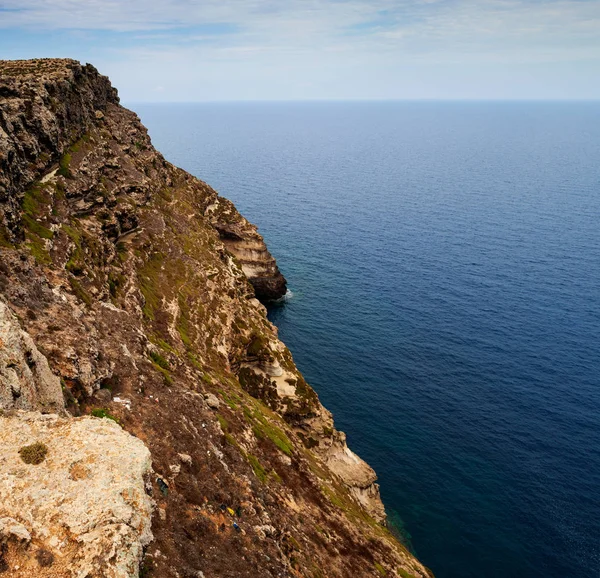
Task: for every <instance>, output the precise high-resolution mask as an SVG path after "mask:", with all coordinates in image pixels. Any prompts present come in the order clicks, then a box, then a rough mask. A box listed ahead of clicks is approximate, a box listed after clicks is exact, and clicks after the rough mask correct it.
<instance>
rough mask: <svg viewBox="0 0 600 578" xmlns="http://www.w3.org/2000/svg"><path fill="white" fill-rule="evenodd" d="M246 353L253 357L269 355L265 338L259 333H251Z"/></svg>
mask: <svg viewBox="0 0 600 578" xmlns="http://www.w3.org/2000/svg"><path fill="white" fill-rule="evenodd" d="M247 352H248V355H251V356H253V357H270V355H271V354H270V351H269V348H268V342H267V340H266V339H265V338H264V337H262V336H261V335H256V334H255V335H253V337H252V341H250V343H249V345H248V349H247Z"/></svg>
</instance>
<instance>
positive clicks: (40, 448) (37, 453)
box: [19, 442, 48, 466]
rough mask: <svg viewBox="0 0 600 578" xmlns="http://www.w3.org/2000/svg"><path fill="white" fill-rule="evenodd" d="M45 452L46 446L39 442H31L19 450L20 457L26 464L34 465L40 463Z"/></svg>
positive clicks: (46, 451)
mask: <svg viewBox="0 0 600 578" xmlns="http://www.w3.org/2000/svg"><path fill="white" fill-rule="evenodd" d="M47 453H48V448H47V446H46V445H45V444H43V443H41V442H36V443H34V444H31V445H30V446H23V447H22V448H21V449H20V450H19V455H20V456H21V459H22V460H23V461H24V462H25V463H26V464H32V465H34V466H36V465H38V464H41V463H42V462H43V461H44V460H45V459H46V454H47Z"/></svg>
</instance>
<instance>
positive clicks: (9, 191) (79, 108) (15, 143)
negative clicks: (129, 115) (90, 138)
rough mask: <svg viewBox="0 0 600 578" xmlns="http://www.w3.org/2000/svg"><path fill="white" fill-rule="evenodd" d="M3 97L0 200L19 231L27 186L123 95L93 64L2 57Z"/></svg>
mask: <svg viewBox="0 0 600 578" xmlns="http://www.w3.org/2000/svg"><path fill="white" fill-rule="evenodd" d="M0 102H1V106H0V203H2V204H3V206H2V211H3V215H2V216H3V220H4V225H5V226H6V227H7V228H8V233H9V235H10V236H13V237H14V236H15V235H17V236H18V235H19V229H18V227H17V223H18V222H19V220H20V208H21V207H20V201H21V198H22V193H23V190H24V188H25V186H26V185H28V184H29V183H31V182H32V181H33V180H34V179H35V178H36V177H37V176H38V174H39V171H40V170H43V168H44V166H46V165H47V164H48V163H49V162H51V161H57V160H58V159H59V158H60V156H61V155H62V154H63V152H64V150H65V148H66V147H68V146H69V145H70V144H71V143H72V142H73V141H76V140H77V139H78V138H80V137H81V135H83V134H84V132H85V130H86V127H87V126H88V125H89V124H90V122H91V121H92V120H93V119H94V118H95V112H96V110H104V109H105V107H106V105H107V104H108V103H117V102H118V97H117V91H116V90H115V89H114V88H112V86H111V85H110V81H109V80H108V78H106V77H105V76H100V75H99V74H98V72H97V71H96V69H95V68H94V67H93V66H91V65H87V66H80V64H79V63H78V62H76V61H67V60H65V61H62V63H61V65H60V66H57V65H56V61H54V60H26V61H23V60H21V61H3V62H2V65H1V68H0Z"/></svg>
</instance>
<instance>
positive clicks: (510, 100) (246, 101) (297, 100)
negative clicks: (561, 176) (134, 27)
mask: <svg viewBox="0 0 600 578" xmlns="http://www.w3.org/2000/svg"><path fill="white" fill-rule="evenodd" d="M311 102H313V103H336V102H337V103H372V102H381V103H384V102H390V103H392V102H403V103H425V102H427V103H430V102H431V103H435V102H440V103H441V102H445V103H524V102H528V103H600V97H597V98H303V99H300V98H282V99H223V100H135V99H132V100H130V99H125V98H121V103H122V104H258V103H265V104H267V103H269V104H276V103H311Z"/></svg>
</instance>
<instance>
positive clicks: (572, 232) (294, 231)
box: [134, 103, 600, 578]
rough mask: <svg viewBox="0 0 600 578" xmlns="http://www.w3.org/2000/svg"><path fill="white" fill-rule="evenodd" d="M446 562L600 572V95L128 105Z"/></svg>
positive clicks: (434, 561) (522, 573)
mask: <svg viewBox="0 0 600 578" xmlns="http://www.w3.org/2000/svg"><path fill="white" fill-rule="evenodd" d="M134 108H135V109H136V110H137V111H138V112H139V113H140V115H141V118H142V120H143V122H144V123H145V124H146V126H148V127H149V129H150V134H151V136H152V137H153V140H154V143H155V145H156V146H157V147H158V148H159V149H160V150H161V151H162V152H163V153H164V154H165V156H166V157H167V158H168V159H169V160H170V161H172V162H174V163H175V164H177V165H180V166H182V167H184V168H186V169H187V170H189V171H190V172H192V173H193V174H195V175H197V176H199V177H201V178H202V179H204V180H205V181H207V182H209V183H210V184H211V185H213V186H214V187H215V188H216V189H218V190H219V191H220V192H221V194H223V195H224V196H226V197H228V198H230V199H231V200H233V201H234V202H235V203H236V205H237V206H238V208H239V209H240V211H241V212H242V213H244V214H245V215H246V216H247V217H248V218H249V219H250V220H251V221H253V222H254V223H256V224H257V225H258V226H259V227H260V230H261V232H262V233H263V235H264V236H265V238H266V240H267V242H268V245H269V247H270V249H271V252H272V253H273V254H274V255H275V256H276V258H277V259H278V262H279V265H280V268H281V269H282V271H283V273H284V274H285V275H286V277H287V279H288V281H289V286H290V288H291V290H292V292H293V294H294V295H293V298H292V299H291V300H290V301H289V302H288V303H287V304H286V305H285V306H283V307H280V308H277V309H275V310H273V311H271V318H272V320H273V321H274V322H275V323H276V324H277V325H278V326H279V327H280V335H281V337H282V339H283V340H284V341H285V342H286V343H287V344H288V345H289V347H290V348H291V350H292V352H293V353H294V356H295V358H296V361H297V363H298V365H299V367H300V368H301V370H302V371H303V372H304V374H305V376H306V378H307V380H308V381H309V382H310V383H311V384H312V385H313V386H314V387H315V389H316V390H317V391H318V392H319V395H320V396H321V399H322V401H323V402H324V404H325V405H326V406H327V407H328V408H329V409H331V410H332V411H333V413H334V415H335V418H336V421H337V424H338V426H339V427H340V428H341V429H343V430H345V431H346V432H347V433H348V438H349V443H350V445H351V447H353V448H354V449H355V450H356V451H357V452H358V453H360V454H361V455H362V456H363V457H364V458H365V459H366V460H367V461H368V462H369V463H370V464H372V465H373V466H374V468H375V469H376V470H377V472H378V473H379V476H380V482H381V489H382V495H383V498H384V501H385V503H386V505H387V507H388V508H389V509H391V510H394V511H396V512H398V513H399V515H400V516H401V519H402V521H403V523H404V525H405V528H406V530H407V531H408V532H410V534H411V535H412V544H413V546H414V548H415V550H416V553H417V554H418V555H419V556H420V557H421V559H422V560H423V561H424V562H425V563H426V564H427V565H429V566H430V567H431V568H432V569H433V570H434V572H435V573H436V575H437V576H438V578H446V577H486V578H496V577H497V578H500V577H503V578H506V577H511V578H519V577H528V578H530V577H539V578H553V577H556V578H558V577H561V578H598V576H600V552H599V550H600V358H599V353H600V104H598V103H596V104H575V103H564V104H536V103H513V104H507V103H506V104H502V103H487V104H483V103H469V104H467V103H446V104H440V103H354V104H351V103H312V104H308V103H305V104H300V103H297V104H293V103H292V104H290V103H288V104H283V103H282V104H267V103H263V104H220V105H219V104H212V105H153V106H149V105H143V106H137V105H136V106H135V107H134Z"/></svg>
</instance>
